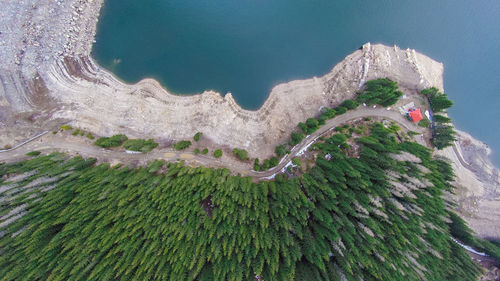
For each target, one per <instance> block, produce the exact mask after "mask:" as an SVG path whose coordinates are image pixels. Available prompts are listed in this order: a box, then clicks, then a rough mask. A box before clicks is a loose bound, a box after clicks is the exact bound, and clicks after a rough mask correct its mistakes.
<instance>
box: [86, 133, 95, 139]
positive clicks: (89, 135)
mask: <svg viewBox="0 0 500 281" xmlns="http://www.w3.org/2000/svg"><path fill="white" fill-rule="evenodd" d="M87 138H88V139H91V140H93V139H95V137H94V135H92V134H91V133H87Z"/></svg>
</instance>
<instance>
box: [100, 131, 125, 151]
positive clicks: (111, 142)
mask: <svg viewBox="0 0 500 281" xmlns="http://www.w3.org/2000/svg"><path fill="white" fill-rule="evenodd" d="M126 140H128V138H127V136H125V135H121V134H119V135H114V136H112V137H103V138H98V139H97V140H96V141H95V142H94V144H95V145H97V146H100V147H103V148H108V147H118V146H120V145H122V144H123V142H124V141H126Z"/></svg>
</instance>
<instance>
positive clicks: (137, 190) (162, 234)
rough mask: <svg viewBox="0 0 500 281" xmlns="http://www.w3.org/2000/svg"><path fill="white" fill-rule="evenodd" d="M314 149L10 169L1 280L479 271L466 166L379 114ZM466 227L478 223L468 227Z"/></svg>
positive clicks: (5, 175)
mask: <svg viewBox="0 0 500 281" xmlns="http://www.w3.org/2000/svg"><path fill="white" fill-rule="evenodd" d="M368 131H369V132H368V133H367V134H366V135H364V136H361V137H357V138H355V137H353V136H352V135H350V134H343V133H341V132H337V133H336V134H334V135H333V136H331V137H329V138H327V139H323V140H322V141H321V142H319V143H317V144H315V145H314V146H313V148H312V149H314V150H315V153H317V157H316V163H315V165H314V166H312V167H311V168H310V169H309V170H308V171H307V172H306V173H304V174H300V175H296V176H290V175H287V174H283V175H278V176H277V177H276V178H275V179H274V180H271V181H260V182H255V181H253V180H252V178H250V177H242V176H239V175H232V174H231V173H230V171H229V170H226V169H217V170H216V169H212V168H205V167H196V168H192V167H188V166H185V165H184V163H183V162H172V163H165V162H163V161H154V162H151V163H150V164H149V165H148V166H146V167H135V168H132V167H127V166H121V165H116V166H113V167H110V165H109V164H106V163H101V164H99V163H96V160H95V159H83V158H81V157H74V158H70V157H69V156H66V155H65V154H62V153H52V154H50V155H43V154H40V155H38V153H34V154H32V156H31V157H30V158H29V159H28V160H24V161H21V162H17V163H13V164H5V163H4V164H0V178H1V181H0V198H1V202H0V217H1V218H2V219H1V220H0V253H1V255H0V280H178V281H182V280H199V281H202V280H203V281H208V280H266V281H268V280H284V281H285V280H286V281H288V280H308V281H311V280H318V281H320V280H325V281H326V280H349V281H354V280H356V281H357V280H365V281H368V280H384V281H390V280H401V281H403V280H404V281H408V280H429V281H442V280H457V281H459V280H463V281H470V280H475V278H476V277H477V276H478V275H479V273H480V269H479V267H478V266H477V265H476V264H475V263H474V262H473V261H472V260H471V258H470V257H469V255H468V254H467V253H466V252H465V250H464V249H463V248H461V247H460V246H459V245H457V244H456V243H455V242H454V241H453V240H452V235H451V230H450V221H451V220H450V216H452V215H453V214H452V213H451V212H452V209H453V204H452V203H451V202H447V201H446V200H445V199H443V198H444V196H443V194H444V193H449V192H453V187H452V185H451V184H450V181H452V180H453V170H452V169H451V167H450V165H449V164H448V163H447V162H446V161H445V160H443V159H440V158H435V157H433V156H432V153H431V151H430V149H428V148H426V147H423V146H421V145H419V144H416V143H413V142H409V141H401V140H398V139H397V138H396V137H395V135H394V133H393V131H391V129H390V128H386V127H384V126H383V125H382V124H381V123H377V122H373V123H372V125H371V127H370V128H368ZM462 228H467V226H466V225H464V226H462Z"/></svg>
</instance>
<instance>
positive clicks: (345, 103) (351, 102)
mask: <svg viewBox="0 0 500 281" xmlns="http://www.w3.org/2000/svg"><path fill="white" fill-rule="evenodd" d="M339 106H341V107H345V108H347V109H349V110H352V109H355V108H357V107H358V106H359V103H358V102H357V101H354V100H345V101H343V102H342V103H341V104H340V105H339Z"/></svg>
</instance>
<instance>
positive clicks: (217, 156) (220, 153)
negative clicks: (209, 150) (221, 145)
mask: <svg viewBox="0 0 500 281" xmlns="http://www.w3.org/2000/svg"><path fill="white" fill-rule="evenodd" d="M214 157H215V158H221V157H222V150H220V149H217V150H216V151H214Z"/></svg>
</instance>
